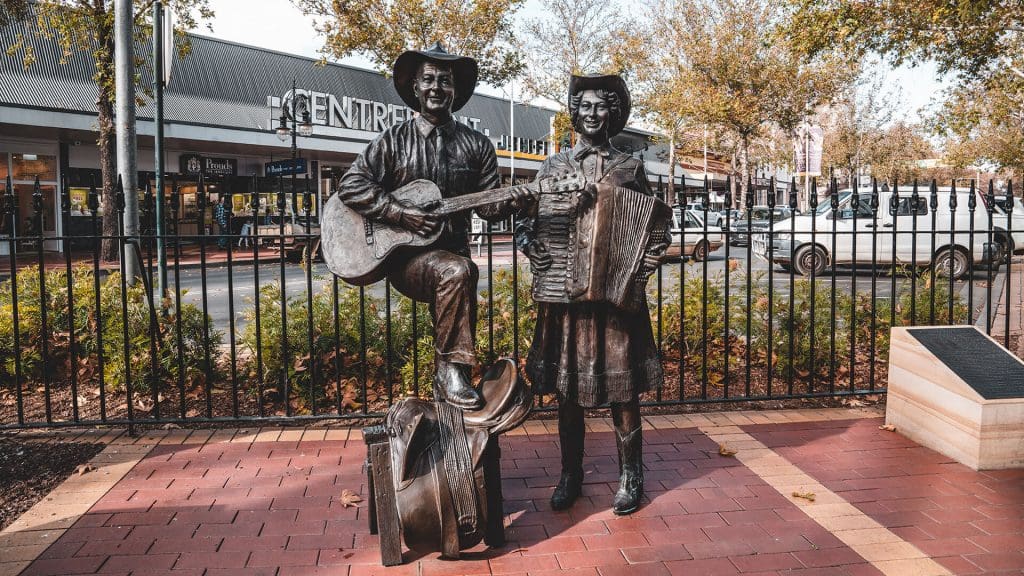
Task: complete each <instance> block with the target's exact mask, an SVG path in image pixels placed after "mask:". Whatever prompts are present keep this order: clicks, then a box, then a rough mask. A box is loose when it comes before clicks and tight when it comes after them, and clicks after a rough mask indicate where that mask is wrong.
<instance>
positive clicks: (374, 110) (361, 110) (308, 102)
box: [267, 88, 548, 155]
mask: <svg viewBox="0 0 1024 576" xmlns="http://www.w3.org/2000/svg"><path fill="white" fill-rule="evenodd" d="M296 96H298V98H299V99H298V101H297V102H296V107H297V108H296V116H298V117H299V118H300V119H301V118H302V113H303V111H304V110H305V108H306V107H307V106H308V109H309V117H310V120H311V121H312V122H313V124H315V125H318V126H325V127H328V128H344V129H348V130H362V131H365V132H384V131H385V130H387V129H388V128H390V127H392V126H394V125H396V124H399V123H401V122H405V121H406V120H410V119H412V118H413V116H414V114H415V112H414V111H413V110H412V109H411V108H409V107H408V106H405V105H402V104H385V103H384V102H377V101H374V100H366V99H363V98H355V97H353V96H336V95H334V94H328V93H326V92H317V91H315V90H305V89H302V88H298V89H296V90H295V92H294V94H293V92H292V91H291V90H289V91H287V92H285V94H284V96H281V97H277V96H268V97H267V104H268V105H269V106H270V113H271V124H270V125H271V126H276V125H277V122H278V118H279V117H280V116H281V114H282V112H283V113H284V114H285V116H286V117H287V118H288V119H289V120H290V119H291V111H292V100H293V98H295V97H296ZM455 120H457V121H458V122H460V123H462V124H465V125H466V126H469V127H470V128H472V129H474V130H477V131H479V132H481V133H483V134H484V135H485V136H488V137H490V136H491V131H490V130H489V129H488V128H485V127H482V126H481V121H480V118H473V117H471V116H455ZM492 141H494V140H493V139H492ZM495 143H496V145H497V146H498V147H499V148H500V149H503V150H508V149H509V147H510V146H511V147H514V148H515V150H516V151H518V152H529V153H532V154H545V155H546V154H547V151H548V142H547V141H546V140H528V139H525V138H519V137H516V138H514V139H513V138H509V137H508V136H501V137H500V138H499V139H498V140H496V141H495Z"/></svg>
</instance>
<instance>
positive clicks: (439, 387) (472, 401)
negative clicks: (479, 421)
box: [434, 359, 484, 410]
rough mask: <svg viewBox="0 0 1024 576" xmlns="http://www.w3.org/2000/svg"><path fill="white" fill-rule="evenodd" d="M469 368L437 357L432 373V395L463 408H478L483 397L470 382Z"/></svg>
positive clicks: (481, 404) (482, 402) (481, 405)
mask: <svg viewBox="0 0 1024 576" xmlns="http://www.w3.org/2000/svg"><path fill="white" fill-rule="evenodd" d="M470 371H471V368H470V367H469V366H466V365H465V364H456V363H454V362H448V361H447V360H441V359H438V361H437V372H436V374H435V375H434V397H435V398H437V399H438V400H443V401H445V402H447V403H448V404H451V405H452V406H455V407H456V408H462V409H463V410H479V409H481V408H483V406H484V399H483V397H482V396H480V393H479V392H477V390H476V388H473V386H472V384H470V374H471V372H470Z"/></svg>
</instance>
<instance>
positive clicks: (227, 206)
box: [213, 194, 231, 250]
mask: <svg viewBox="0 0 1024 576" xmlns="http://www.w3.org/2000/svg"><path fill="white" fill-rule="evenodd" d="M213 219H214V220H216V221H217V227H218V228H219V229H220V230H219V231H220V236H219V237H218V238H217V247H218V248H220V249H221V250H227V249H228V242H230V241H231V240H230V238H229V237H230V236H231V195H230V194H222V195H221V197H220V202H218V203H217V206H216V207H215V208H214V209H213Z"/></svg>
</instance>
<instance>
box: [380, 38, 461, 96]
mask: <svg viewBox="0 0 1024 576" xmlns="http://www.w3.org/2000/svg"><path fill="white" fill-rule="evenodd" d="M423 62H434V63H435V64H442V65H444V66H451V67H452V71H453V73H454V74H455V101H454V102H452V112H454V111H456V110H458V109H459V108H462V107H463V106H465V105H466V102H468V101H469V97H470V96H472V95H473V90H475V89H476V77H477V66H476V60H473V59H472V58H470V57H468V56H456V55H454V54H449V53H448V51H447V50H445V49H444V46H442V45H441V43H440V42H435V43H434V45H433V46H431V47H430V48H428V49H426V50H407V51H405V52H402V54H401V55H400V56H399V57H398V59H396V60H395V66H394V68H392V77H393V78H394V81H395V90H397V91H398V95H399V96H401V97H402V100H403V101H404V102H405V103H406V104H407V105H408V106H409V108H412V109H413V110H415V111H417V112H419V110H420V101H419V99H417V98H416V94H415V93H413V91H412V81H413V78H415V77H416V71H417V70H419V67H420V64H422V63H423Z"/></svg>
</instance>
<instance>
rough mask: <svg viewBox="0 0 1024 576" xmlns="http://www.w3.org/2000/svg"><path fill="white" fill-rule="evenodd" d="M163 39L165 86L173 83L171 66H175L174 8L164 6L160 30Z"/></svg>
mask: <svg viewBox="0 0 1024 576" xmlns="http://www.w3.org/2000/svg"><path fill="white" fill-rule="evenodd" d="M160 33H161V36H162V38H161V40H163V56H164V62H163V65H164V78H163V80H164V86H167V85H168V84H170V83H171V68H173V67H174V10H171V8H170V7H167V8H164V18H163V29H162V30H161V31H160Z"/></svg>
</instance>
